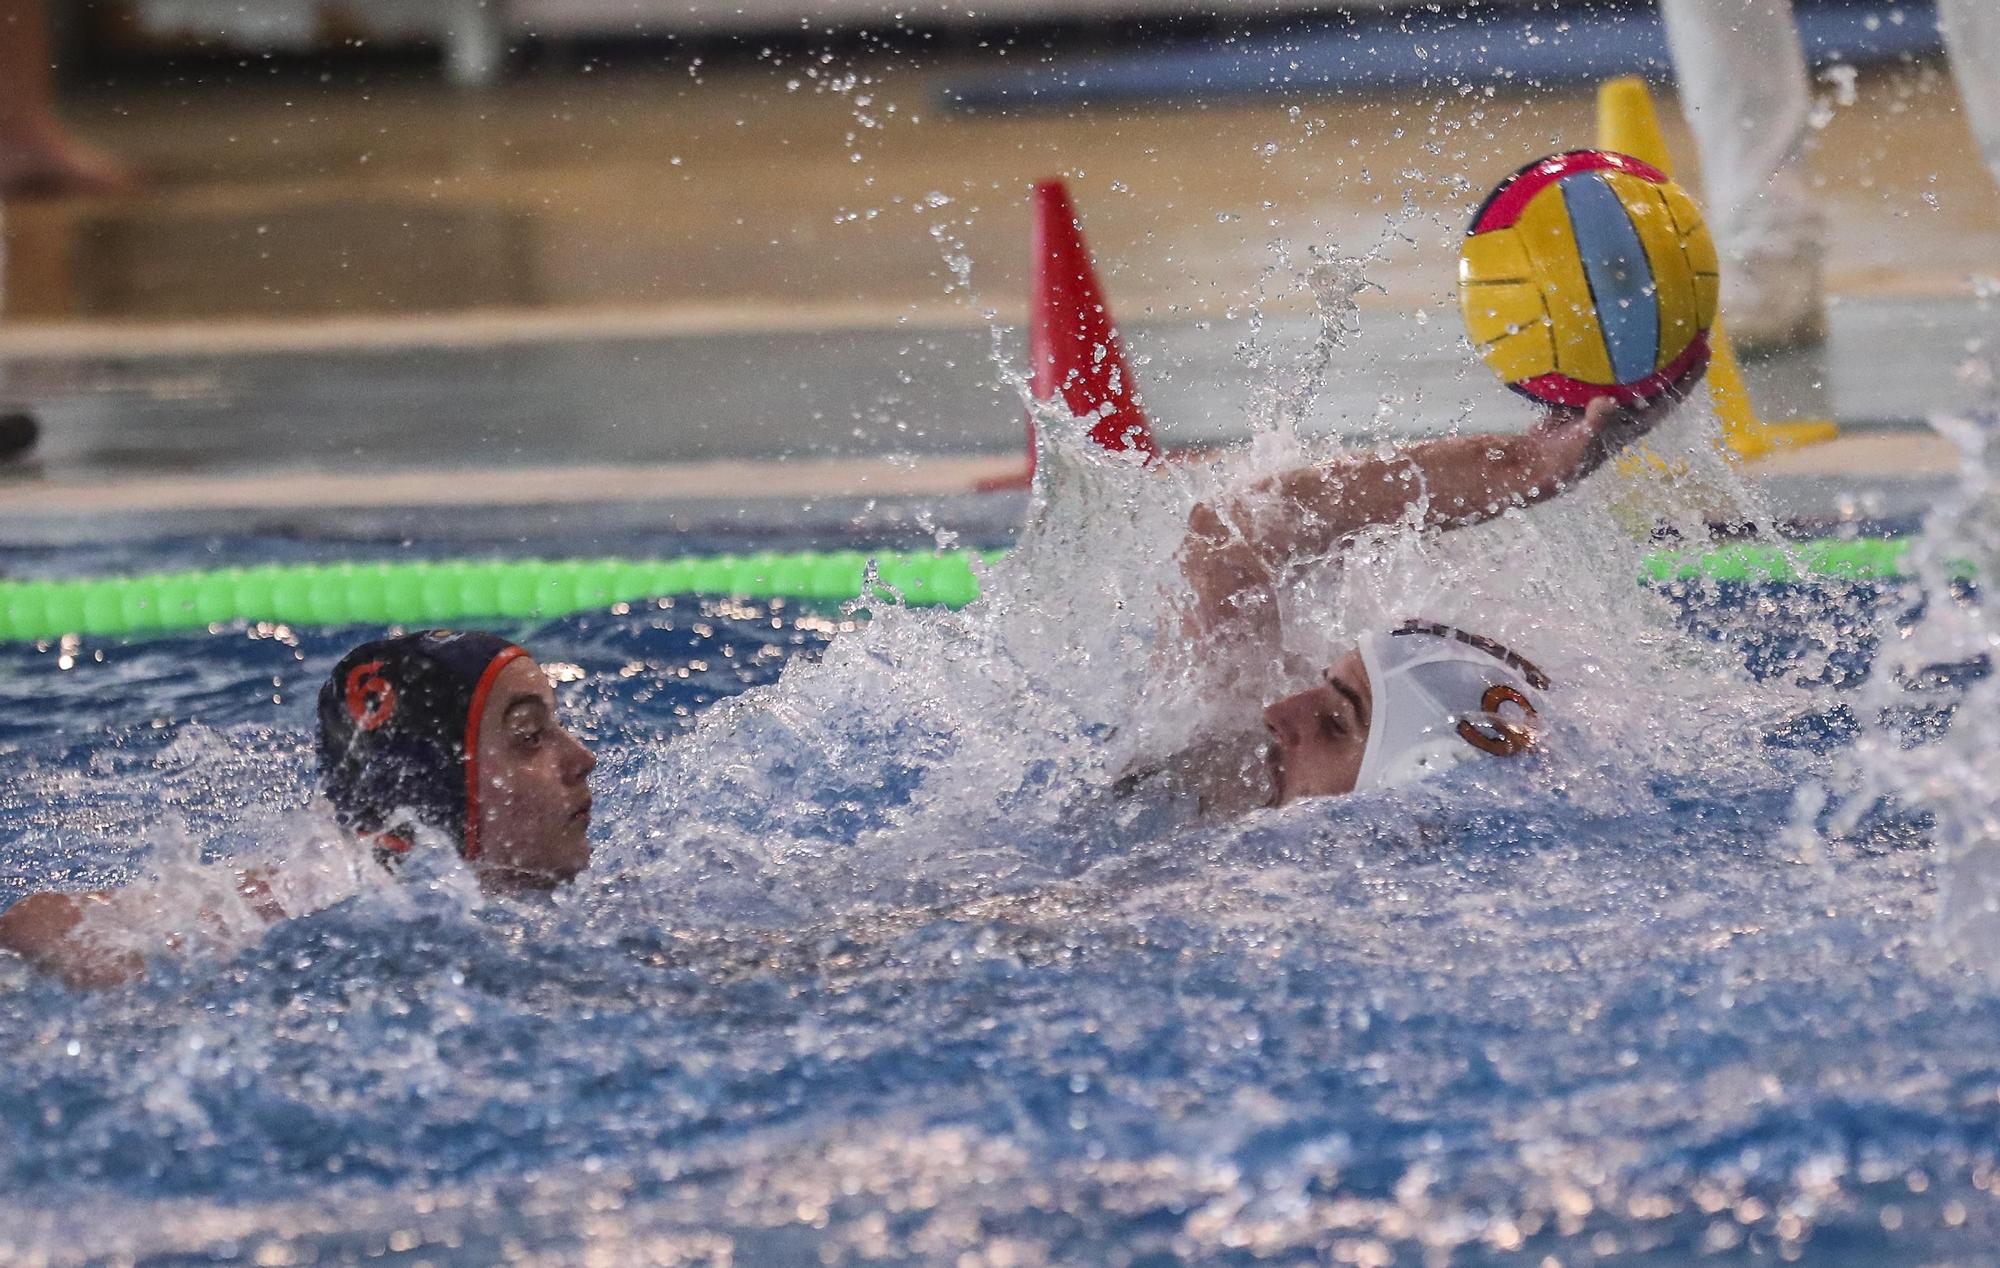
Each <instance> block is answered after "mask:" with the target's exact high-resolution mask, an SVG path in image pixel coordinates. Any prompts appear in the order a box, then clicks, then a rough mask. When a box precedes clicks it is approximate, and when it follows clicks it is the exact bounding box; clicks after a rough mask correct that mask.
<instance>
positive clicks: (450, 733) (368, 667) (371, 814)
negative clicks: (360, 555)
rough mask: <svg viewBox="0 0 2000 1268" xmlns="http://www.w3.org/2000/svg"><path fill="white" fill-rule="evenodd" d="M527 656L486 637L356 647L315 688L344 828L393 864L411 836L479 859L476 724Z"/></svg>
mask: <svg viewBox="0 0 2000 1268" xmlns="http://www.w3.org/2000/svg"><path fill="white" fill-rule="evenodd" d="M525 655H527V652H526V651H525V650H523V649H522V648H520V647H517V646H515V645H514V644H513V643H510V642H508V641H507V640H506V639H504V638H497V637H495V636H494V635H491V634H477V633H459V632H456V631H452V630H421V631H418V632H417V633H414V634H405V635H402V636H401V637H398V638H385V639H379V640H377V641H375V642H373V643H363V644H362V645H361V646H359V647H357V648H355V649H354V650H353V651H351V652H349V653H347V655H345V656H343V657H342V658H341V660H340V664H338V665H336V666H334V670H333V674H332V676H331V677H329V678H328V679H327V680H326V685H325V686H323V687H321V688H320V689H319V779H320V787H321V789H323V790H324V791H325V793H326V799H327V800H328V801H330V802H332V803H333V810H334V814H335V816H336V817H337V818H338V819H339V821H340V823H341V825H342V826H344V827H346V828H349V829H351V830H352V831H354V832H356V833H358V834H360V835H361V836H363V837H364V838H366V839H367V840H368V841H369V843H370V844H372V845H373V846H375V849H376V855H377V857H378V858H381V859H382V860H383V861H384V862H385V863H388V862H392V861H393V860H394V858H395V857H396V856H398V855H401V854H404V853H407V852H408V850H409V848H410V835H411V833H412V832H413V830H415V829H416V828H419V827H422V828H429V829H431V830H433V831H436V832H442V833H443V834H444V835H445V836H447V837H449V838H450V839H451V840H453V841H455V842H457V843H458V849H459V853H461V854H463V855H464V856H465V857H466V858H468V859H470V858H477V857H478V855H479V839H478V828H479V825H478V817H477V813H476V811H477V807H478V804H479V784H478V774H479V772H478V771H477V769H476V766H477V757H478V738H479V721H480V716H481V714H482V713H483V712H484V710H485V705H486V696H487V693H488V692H489V691H490V690H491V689H492V686H493V680H494V679H495V678H498V677H499V676H500V671H501V670H502V669H503V668H505V667H506V666H507V664H508V662H509V661H512V660H513V659H515V658H516V657H518V656H525Z"/></svg>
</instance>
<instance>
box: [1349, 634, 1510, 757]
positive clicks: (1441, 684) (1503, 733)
mask: <svg viewBox="0 0 2000 1268" xmlns="http://www.w3.org/2000/svg"><path fill="white" fill-rule="evenodd" d="M1361 664H1362V667H1363V668H1364V669H1365V670H1366V671H1367V673H1368V683H1369V688H1370V690H1371V692H1372V694H1373V697H1374V707H1373V709H1372V710H1371V711H1370V720H1369V726H1368V742H1367V745H1366V746H1365V747H1364V748H1363V749H1362V753H1361V769H1360V771H1359V772H1358V773H1357V774H1356V776H1355V780H1354V791H1356V792H1368V791H1370V790H1373V789H1379V788H1394V787H1397V786H1400V785H1403V784H1408V783H1412V782H1414V781H1416V780H1419V779H1426V778H1429V777H1431V776H1434V775H1437V774H1440V773H1442V772H1443V771H1446V770H1449V769H1451V768H1452V767H1454V766H1456V765H1457V764H1458V763H1460V762H1462V761H1464V760H1466V759H1467V758H1470V757H1476V756H1479V755H1482V754H1484V755H1487V756H1492V757H1514V756H1518V755H1520V754H1521V753H1524V752H1526V751H1528V749H1530V748H1532V747H1533V745H1534V731H1533V725H1534V722H1535V720H1536V716H1537V706H1536V699H1537V697H1536V694H1535V693H1536V692H1537V691H1538V690H1539V689H1541V688H1544V687H1546V686H1547V685H1548V681H1549V680H1548V676H1547V675H1545V674H1543V673H1542V672H1541V670H1539V669H1537V668H1535V666H1534V665H1533V664H1531V663H1530V662H1528V661H1526V660H1524V659H1522V658H1521V657H1519V656H1517V655H1515V654H1514V653H1512V652H1509V651H1507V649H1505V648H1503V647H1500V645H1499V644H1497V643H1493V642H1492V641H1491V640H1489V639H1483V638H1479V637H1477V636H1474V635H1466V634H1462V633H1461V632H1460V631H1457V630H1454V629H1452V628H1451V627H1449V626H1437V625H1428V624H1424V623H1420V622H1415V621H1412V622H1409V623H1408V624H1406V625H1404V626H1403V627H1402V628H1401V629H1399V630H1397V631H1395V632H1394V633H1388V634H1384V633H1376V634H1367V635H1364V636H1363V637H1362V639H1361Z"/></svg>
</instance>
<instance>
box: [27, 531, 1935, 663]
mask: <svg viewBox="0 0 2000 1268" xmlns="http://www.w3.org/2000/svg"><path fill="white" fill-rule="evenodd" d="M1907 549H1908V544H1907V543H1906V542H1902V541H1896V540H1883V539H1868V540H1863V541H1805V542H1796V543H1792V544H1791V545H1789V546H1788V547H1787V548H1786V549H1785V550H1783V551H1781V550H1779V549H1777V548H1776V547H1773V546H1769V545H1742V546H1727V547H1723V548H1721V549H1717V550H1708V551H1698V552H1687V553H1674V552H1659V553H1656V554H1653V555H1651V556H1649V557H1648V558H1647V559H1646V561H1645V563H1644V565H1643V567H1642V568H1641V580H1643V581H1647V582H1651V583H1655V584H1657V583H1660V582H1665V581H1670V580H1673V579H1676V578H1702V577H1706V578H1710V579H1714V580H1723V581H1791V580H1796V579H1798V578H1799V576H1800V575H1801V574H1803V575H1806V576H1811V577H1820V578H1827V579H1835V580H1866V579H1871V578H1882V577H1892V576H1895V575H1898V572H1899V569H1900V565H1901V562H1902V557H1903V554H1904V552H1905V551H1906V550H1907ZM999 554H1000V552H997V551H996V552H977V551H963V550H961V551H945V552H942V553H929V552H925V553H914V552H902V553H896V552H891V553H877V554H869V553H865V552H862V551H858V550H842V551H807V552H800V553H791V554H781V553H763V554H751V555H711V556H705V557H693V558H686V559H668V560H639V559H569V560H538V559H505V560H488V561H449V560H445V561H422V562H401V563H361V564H355V563H342V564H280V565H270V566H265V567H256V568H224V569H219V570H214V571H206V572H177V573H157V574H152V575H148V576H138V577H89V578H78V579H63V580H49V581H0V639H7V640H15V639H50V638H59V637H61V636H62V635H64V634H87V635H95V636H114V635H120V634H145V633H160V632H165V631H170V630H195V629H202V628H205V627H207V626H210V625H215V624H223V623H228V622H233V621H268V622H273V623H281V624H285V625H417V624H431V623H448V622H456V621H465V620H470V619H474V618H481V617H485V618H520V617H530V618H548V617H557V616H567V615H569V614H570V613H573V612H585V611H590V610H593V609H602V608H608V607H610V606H611V605H613V604H616V603H630V602H634V601H637V600H642V599H652V598H657V597H660V596H662V595H673V594H712V595H728V596H733V597H737V598H745V599H773V598H788V599H803V600H817V601H820V602H826V603H844V602H847V601H848V600H851V599H863V598H871V597H875V598H881V599H882V600H884V601H886V602H895V601H897V600H898V599H900V600H901V601H902V602H905V603H910V604H938V605H943V606H945V607H953V608H958V607H963V606H965V605H966V604H968V603H970V602H972V601H973V600H974V599H976V598H978V597H979V580H978V578H977V577H976V576H975V575H974V574H973V564H974V562H975V561H991V560H993V559H997V558H999ZM1795 560H1796V564H1797V566H1796V567H1795V566H1794V561H1795ZM871 563H872V565H873V569H874V571H873V579H872V581H871V580H870V573H869V569H870V565H871Z"/></svg>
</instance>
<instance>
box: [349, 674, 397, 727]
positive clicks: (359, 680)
mask: <svg viewBox="0 0 2000 1268" xmlns="http://www.w3.org/2000/svg"><path fill="white" fill-rule="evenodd" d="M381 668H382V662H381V661H379V660H371V661H369V662H368V663H367V664H365V665H356V666H355V667H354V668H353V669H350V670H349V671H348V672H347V715H348V716H349V717H351V718H353V719H354V724H355V725H356V726H358V727H360V728H361V729H362V730H364V731H373V730H374V729H375V728H376V727H379V726H381V725H382V724H383V723H384V722H387V721H388V720H389V719H390V717H391V716H392V715H394V714H395V712H396V689H395V688H394V687H393V686H391V685H390V684H389V680H388V679H387V678H384V677H382V675H381V673H380V670H381Z"/></svg>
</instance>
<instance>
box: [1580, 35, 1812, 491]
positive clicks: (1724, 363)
mask: <svg viewBox="0 0 2000 1268" xmlns="http://www.w3.org/2000/svg"><path fill="white" fill-rule="evenodd" d="M1597 145H1598V148H1599V149H1605V150H1613V151H1616V152H1617V153H1619V154H1630V155H1631V156H1632V157H1633V158H1635V159H1639V160H1641V161H1643V162H1646V163H1651V164H1652V165H1653V166H1654V167H1657V168H1659V169H1660V170H1661V171H1663V172H1665V173H1666V174H1667V175H1669V176H1671V175H1673V172H1674V162H1673V157H1672V156H1671V155H1669V154H1668V153H1667V141H1666V138H1665V137H1664V136H1662V135H1661V134H1660V120H1659V116H1658V115H1657V114H1655V113H1654V111H1653V97H1652V94H1651V93H1649V92H1647V91H1646V81H1645V80H1643V79H1640V78H1639V77H1638V76H1636V75H1625V76H1622V77H1620V78H1618V79H1613V80H1609V81H1607V82H1606V83H1605V84H1604V86H1603V87H1601V88H1599V89H1598V91H1597ZM1709 341H1710V343H1711V345H1712V347H1713V355H1712V357H1711V358H1710V361H1709V365H1708V392H1709V398H1710V400H1711V401H1712V402H1713V403H1714V406H1715V416H1716V417H1717V418H1718V419H1720V420H1722V443H1723V444H1724V445H1726V446H1728V448H1729V451H1730V452H1731V453H1733V454H1735V455H1736V456H1737V457H1739V458H1761V457H1763V456H1764V455H1766V454H1768V453H1770V452H1771V451H1772V450H1774V449H1790V448H1796V447H1798V446H1800V445H1814V444H1818V443H1820V442H1821V441H1825V440H1832V439H1833V438H1834V437H1835V436H1836V435H1837V434H1839V429H1838V428H1837V427H1835V426H1834V424H1833V423H1832V422H1831V421H1829V420H1826V419H1806V418H1800V419H1793V420H1790V421H1787V422H1782V423H1766V422H1763V421H1762V420H1760V419H1759V418H1758V417H1757V410H1756V407H1755V406H1754V405H1752V404H1751V401H1750V389H1749V388H1748V387H1746V386H1744V383H1743V370H1742V367H1741V366H1739V365H1738V364H1737V362H1736V351H1735V349H1734V348H1732V347H1730V345H1729V333H1728V332H1727V331H1726V330H1724V329H1723V325H1722V319H1721V318H1720V317H1718V318H1716V322H1715V329H1714V330H1712V331H1711V332H1710V334H1709Z"/></svg>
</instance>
